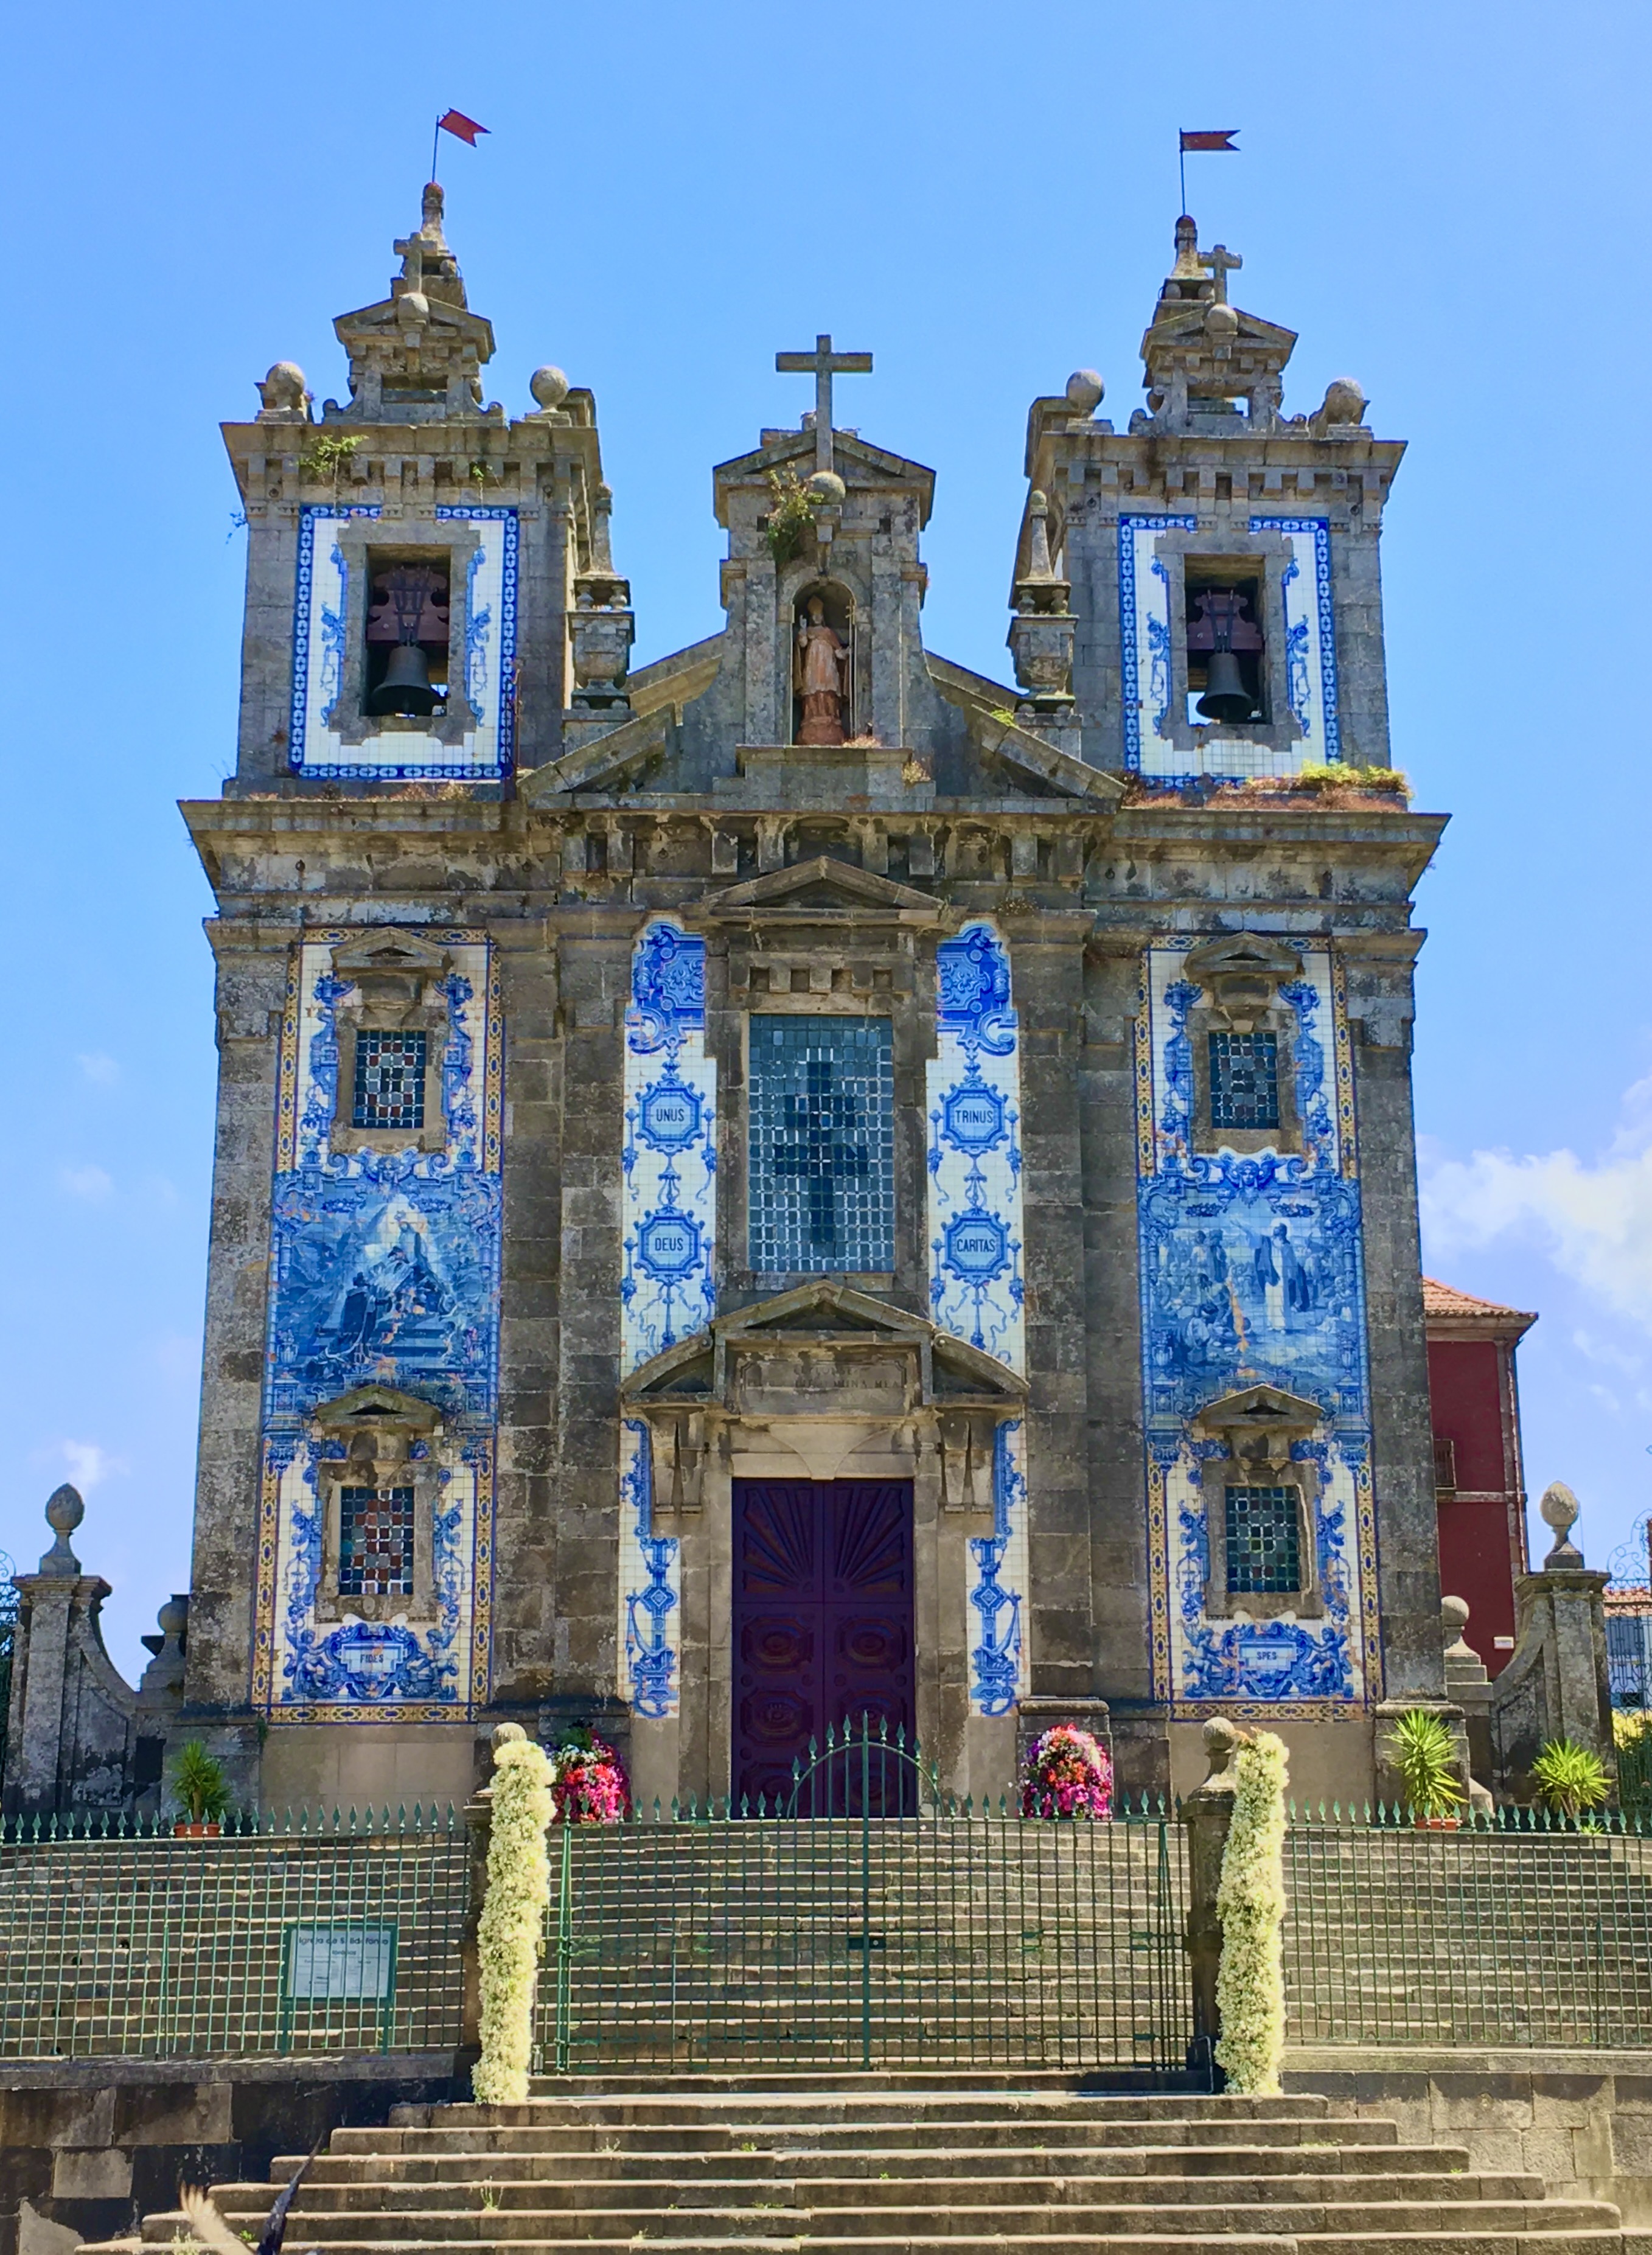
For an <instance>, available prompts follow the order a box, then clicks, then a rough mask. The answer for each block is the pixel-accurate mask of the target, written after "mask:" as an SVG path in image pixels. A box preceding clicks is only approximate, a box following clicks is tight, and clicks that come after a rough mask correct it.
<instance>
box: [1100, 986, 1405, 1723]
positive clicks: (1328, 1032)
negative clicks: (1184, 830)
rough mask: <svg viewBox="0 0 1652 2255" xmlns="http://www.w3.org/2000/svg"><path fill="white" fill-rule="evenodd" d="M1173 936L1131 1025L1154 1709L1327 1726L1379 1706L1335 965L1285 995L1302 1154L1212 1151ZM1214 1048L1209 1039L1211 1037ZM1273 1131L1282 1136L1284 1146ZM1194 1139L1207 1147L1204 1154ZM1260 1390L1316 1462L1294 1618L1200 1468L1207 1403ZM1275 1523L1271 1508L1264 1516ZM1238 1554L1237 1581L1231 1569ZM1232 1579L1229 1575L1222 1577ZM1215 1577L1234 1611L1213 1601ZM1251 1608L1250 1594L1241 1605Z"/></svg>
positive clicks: (1276, 1566) (1348, 1105)
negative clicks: (1299, 1428) (1304, 1427)
mask: <svg viewBox="0 0 1652 2255" xmlns="http://www.w3.org/2000/svg"><path fill="white" fill-rule="evenodd" d="M1187 953H1188V948H1187V945H1186V944H1185V943H1170V942H1166V943H1165V944H1163V945H1155V946H1153V947H1151V948H1149V950H1148V952H1147V955H1146V959H1145V966H1146V977H1145V980H1144V984H1143V991H1142V1001H1141V1008H1140V1014H1139V1016H1138V1019H1137V1022H1136V1029H1135V1073H1136V1107H1137V1131H1138V1132H1137V1212H1138V1225H1139V1233H1140V1248H1141V1279H1142V1285H1141V1289H1142V1358H1143V1369H1142V1386H1143V1392H1144V1408H1145V1412H1146V1416H1145V1424H1146V1432H1147V1467H1146V1470H1147V1482H1148V1512H1149V1549H1150V1561H1151V1572H1152V1586H1151V1606H1152V1612H1151V1629H1152V1645H1153V1668H1154V1679H1155V1683H1154V1688H1155V1692H1156V1696H1157V1697H1161V1698H1168V1699H1170V1700H1171V1701H1172V1702H1174V1703H1175V1704H1177V1705H1178V1706H1184V1707H1185V1706H1187V1705H1190V1704H1204V1703H1206V1702H1211V1703H1220V1704H1221V1705H1222V1706H1223V1707H1224V1709H1225V1710H1226V1711H1228V1712H1230V1713H1235V1714H1280V1713H1291V1712H1298V1711H1300V1712H1305V1713H1318V1712H1322V1711H1325V1709H1326V1708H1328V1707H1329V1708H1334V1707H1337V1706H1344V1707H1348V1706H1353V1705H1355V1704H1360V1703H1361V1702H1364V1701H1367V1700H1371V1699H1374V1698H1378V1697H1381V1682H1380V1657H1379V1645H1378V1640H1377V1633H1376V1632H1377V1616H1376V1602H1377V1598H1376V1570H1375V1563H1376V1562H1375V1522H1374V1508H1373V1501H1372V1485H1371V1467H1370V1408H1369V1381H1368V1376H1367V1340H1366V1315H1365V1279H1364V1265H1363V1248H1362V1243H1361V1222H1360V1181H1359V1163H1358V1153H1357V1147H1356V1141H1355V1130H1354V1106H1353V1062H1352V1054H1351V1050H1350V1046H1349V1040H1348V1029H1347V1017H1346V1004H1345V998H1344V994H1343V991H1342V974H1341V966H1340V964H1339V961H1338V960H1337V959H1335V958H1334V957H1333V956H1332V954H1331V952H1329V951H1328V950H1325V949H1323V948H1305V949H1304V950H1303V952H1302V962H1303V967H1302V973H1301V975H1300V976H1299V977H1296V978H1292V979H1290V980H1287V981H1286V982H1285V983H1283V984H1282V985H1281V987H1280V988H1279V997H1278V999H1279V1002H1280V1004H1281V1005H1282V1007H1283V1008H1288V1010H1289V1013H1290V1023H1291V1032H1290V1041H1289V1050H1290V1069H1291V1070H1292V1071H1293V1072H1294V1076H1295V1091H1296V1110H1297V1118H1298V1120H1299V1121H1300V1135H1301V1144H1302V1148H1301V1149H1300V1151H1294V1150H1284V1151H1279V1150H1273V1149H1266V1148H1264V1149H1260V1150H1257V1149H1251V1150H1248V1151H1247V1152H1246V1153H1245V1154H1244V1155H1241V1154H1238V1153H1236V1152H1234V1150H1233V1149H1227V1148H1224V1147H1223V1145H1222V1142H1221V1135H1222V1130H1221V1128H1220V1126H1217V1127H1214V1128H1213V1130H1211V1131H1210V1132H1209V1133H1207V1134H1205V1135H1196V1132H1195V1125H1194V1123H1195V1119H1196V1115H1197V1109H1198V1106H1197V1102H1196V1094H1195V1071H1194V1058H1193V1047H1192V1043H1193V1035H1192V1032H1191V1030H1190V1027H1189V1018H1190V1015H1191V1014H1192V1012H1193V1011H1195V1010H1196V1009H1198V1008H1199V1007H1200V1005H1201V1003H1202V1001H1204V1000H1205V999H1206V998H1205V997H1204V995H1203V994H1202V991H1201V989H1200V988H1199V987H1197V986H1196V985H1194V984H1193V983H1192V981H1191V980H1188V979H1187V978H1186V977H1185V975H1184V964H1185V958H1186V955H1187ZM1206 1038H1208V1037H1207V1036H1206ZM1282 1140H1283V1139H1282ZM1196 1145H1199V1146H1205V1147H1207V1148H1196ZM1258 1385H1266V1386H1269V1387H1276V1388H1278V1389H1280V1390H1281V1391H1282V1392H1283V1393H1284V1394H1289V1395H1290V1396H1292V1397H1294V1398H1295V1399H1297V1401H1305V1402H1308V1403H1311V1404H1312V1405H1313V1406H1314V1409H1315V1412H1316V1419H1317V1422H1316V1423H1314V1426H1313V1430H1311V1432H1309V1433H1307V1434H1306V1435H1305V1436H1304V1437H1300V1438H1297V1439H1295V1440H1293V1441H1292V1443H1291V1444H1290V1458H1291V1459H1292V1460H1293V1464H1294V1465H1302V1466H1303V1467H1304V1469H1306V1468H1309V1467H1311V1471H1312V1477H1311V1478H1305V1479H1304V1481H1303V1493H1305V1494H1307V1495H1310V1496H1311V1498H1312V1503H1311V1526H1310V1528H1308V1535H1309V1538H1310V1540H1311V1543H1312V1568H1313V1572H1312V1580H1313V1584H1314V1588H1315V1604H1314V1605H1313V1607H1312V1608H1310V1607H1308V1606H1306V1605H1304V1607H1303V1609H1302V1613H1301V1617H1298V1615H1297V1612H1295V1611H1294V1610H1293V1609H1292V1607H1291V1605H1290V1601H1289V1599H1288V1598H1280V1597H1278V1596H1277V1595H1275V1596H1273V1597H1272V1598H1270V1601H1269V1603H1268V1604H1267V1605H1262V1604H1259V1603H1258V1602H1256V1599H1255V1591H1257V1590H1258V1589H1259V1588H1262V1587H1265V1586H1268V1585H1269V1584H1272V1585H1276V1584H1277V1581H1278V1579H1279V1575H1280V1569H1281V1566H1282V1564H1283V1561H1284V1560H1285V1558H1286V1557H1287V1556H1289V1555H1290V1551H1289V1542H1288V1541H1287V1540H1286V1538H1284V1537H1283V1536H1282V1535H1277V1534H1276V1535H1274V1536H1270V1537H1269V1544H1268V1546H1267V1556H1268V1558H1269V1570H1268V1572H1266V1573H1258V1572H1256V1571H1255V1570H1254V1568H1253V1566H1252V1564H1251V1563H1248V1561H1249V1548H1248V1546H1249V1547H1255V1545H1254V1543H1253V1539H1252V1535H1251V1534H1250V1532H1249V1531H1248V1530H1249V1522H1250V1520H1251V1518H1256V1519H1258V1520H1259V1521H1260V1520H1261V1519H1262V1517H1264V1516H1265V1515H1266V1512H1267V1509H1268V1500H1267V1499H1266V1498H1265V1497H1264V1496H1263V1495H1262V1493H1261V1491H1260V1490H1259V1491H1258V1492H1257V1493H1256V1494H1255V1495H1254V1496H1252V1495H1249V1494H1248V1493H1247V1492H1246V1491H1245V1489H1244V1487H1243V1486H1242V1482H1243V1481H1244V1479H1246V1478H1247V1477H1248V1475H1246V1474H1244V1473H1240V1474H1238V1475H1237V1478H1238V1479H1239V1481H1240V1482H1241V1485H1238V1486H1234V1487H1233V1488H1232V1489H1230V1490H1228V1491H1227V1493H1229V1494H1230V1496H1231V1497H1232V1498H1233V1499H1234V1500H1233V1501H1232V1503H1231V1504H1230V1507H1229V1509H1230V1523H1229V1526H1228V1528H1227V1541H1226V1542H1225V1543H1224V1544H1223V1545H1222V1546H1221V1548H1222V1550H1223V1554H1224V1555H1222V1556H1216V1557H1214V1558H1213V1555H1212V1541H1213V1528H1212V1526H1211V1524H1210V1519H1211V1514H1210V1511H1209V1509H1208V1507H1207V1500H1206V1491H1205V1488H1204V1486H1202V1484H1201V1479H1200V1471H1201V1460H1209V1459H1211V1458H1217V1457H1219V1456H1220V1454H1221V1453H1222V1447H1223V1444H1221V1443H1220V1441H1217V1440H1213V1439H1212V1438H1209V1437H1205V1436H1204V1435H1203V1434H1202V1432H1201V1430H1200V1428H1199V1425H1198V1423H1196V1421H1197V1420H1198V1418H1199V1413H1200V1412H1201V1411H1202V1410H1206V1409H1209V1408H1211V1407H1212V1406H1213V1404H1216V1403H1218V1402H1219V1401H1223V1400H1224V1399H1225V1398H1229V1397H1233V1396H1234V1395H1236V1394H1241V1393H1242V1391H1243V1390H1244V1389H1246V1388H1248V1387H1255V1386H1258ZM1276 1516H1277V1514H1276ZM1234 1556H1237V1557H1239V1558H1240V1560H1241V1565H1240V1567H1239V1569H1238V1570H1234V1569H1233V1566H1232V1559H1233V1557H1234ZM1230 1572H1231V1573H1232V1577H1233V1578H1232V1579H1229V1578H1228V1577H1229V1575H1230ZM1213 1577H1220V1579H1221V1581H1222V1583H1223V1584H1224V1586H1225V1587H1226V1589H1227V1592H1228V1594H1227V1610H1226V1612H1225V1613H1223V1612H1219V1613H1217V1614H1216V1615H1215V1616H1214V1617H1213V1613H1212V1611H1211V1609H1210V1606H1209V1605H1208V1603H1207V1595H1206V1592H1207V1588H1208V1587H1209V1586H1210V1585H1211V1584H1212V1582H1213ZM1248 1599H1249V1603H1248Z"/></svg>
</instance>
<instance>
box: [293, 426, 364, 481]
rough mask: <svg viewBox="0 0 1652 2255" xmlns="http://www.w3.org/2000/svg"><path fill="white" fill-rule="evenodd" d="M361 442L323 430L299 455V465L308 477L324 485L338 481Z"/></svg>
mask: <svg viewBox="0 0 1652 2255" xmlns="http://www.w3.org/2000/svg"><path fill="white" fill-rule="evenodd" d="M361 443H362V442H361V440H360V439H341V438H338V437H335V436H334V433H333V432H330V431H323V432H321V433H320V437H319V438H316V439H312V440H311V442H310V444H309V446H307V447H306V449H305V451H304V453H301V454H300V455H299V469H300V470H302V471H303V473H304V474H305V476H306V478H314V479H316V480H317V481H319V482H320V483H321V484H323V485H326V484H328V483H329V482H332V483H336V481H337V479H338V474H339V472H340V470H341V468H342V467H343V465H344V464H345V463H346V462H348V460H349V459H350V456H351V455H352V454H353V453H355V450H356V448H357V447H358V446H360V445H361Z"/></svg>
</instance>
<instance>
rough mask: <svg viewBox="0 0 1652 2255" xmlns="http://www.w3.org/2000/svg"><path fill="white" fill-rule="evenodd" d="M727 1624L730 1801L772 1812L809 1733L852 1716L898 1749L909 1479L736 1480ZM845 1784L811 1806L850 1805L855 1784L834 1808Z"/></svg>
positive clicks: (908, 1683) (907, 1721) (908, 1629)
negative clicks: (731, 1664) (730, 1634)
mask: <svg viewBox="0 0 1652 2255" xmlns="http://www.w3.org/2000/svg"><path fill="white" fill-rule="evenodd" d="M733 1626H734V1659H735V1680H734V1700H735V1718H734V1720H735V1733H734V1736H735V1748H734V1752H735V1760H734V1791H735V1801H736V1802H739V1801H740V1800H741V1799H742V1797H743V1798H745V1799H746V1800H748V1801H749V1802H750V1803H751V1804H752V1806H753V1807H754V1808H755V1806H756V1800H757V1796H758V1795H760V1794H761V1795H763V1798H764V1800H765V1802H767V1803H768V1805H769V1806H770V1808H772V1807H773V1806H774V1804H775V1802H776V1800H777V1799H778V1801H779V1802H780V1804H781V1806H782V1807H783V1808H784V1805H785V1802H786V1801H787V1799H788V1797H789V1796H790V1795H791V1784H792V1764H793V1763H794V1761H802V1762H805V1763H806V1762H807V1760H808V1759H809V1746H810V1742H811V1740H813V1741H814V1742H815V1743H816V1744H817V1745H819V1746H824V1745H825V1742H826V1732H827V1730H828V1729H829V1728H830V1729H833V1730H840V1729H841V1727H842V1725H844V1724H845V1723H846V1722H847V1723H848V1724H850V1725H852V1726H853V1728H854V1729H855V1730H856V1731H857V1732H858V1730H859V1728H860V1723H861V1717H862V1715H864V1716H866V1717H868V1718H869V1721H870V1725H871V1728H872V1730H873V1732H876V1731H877V1730H878V1728H879V1726H880V1725H886V1726H887V1729H888V1732H889V1736H890V1738H891V1739H892V1738H893V1737H894V1735H895V1732H896V1730H904V1732H905V1734H906V1739H907V1742H908V1744H909V1745H910V1742H911V1739H912V1734H913V1722H914V1712H913V1705H914V1668H913V1640H912V1490H911V1486H910V1482H908V1481H903V1480H832V1481H822V1480H816V1481H810V1480H736V1481H735V1582H734V1624H733ZM847 1789H848V1788H847V1782H846V1781H837V1782H836V1783H835V1784H834V1786H833V1790H832V1793H831V1795H830V1798H831V1801H832V1804H833V1805H832V1806H831V1808H830V1809H827V1808H826V1805H825V1802H826V1796H824V1795H821V1796H817V1797H818V1798H819V1802H820V1806H819V1812H818V1813H820V1814H827V1813H830V1814H833V1815H851V1814H855V1813H858V1807H859V1797H860V1796H859V1790H858V1788H857V1790H856V1792H855V1794H854V1795H852V1796H851V1797H853V1798H854V1800H855V1807H854V1809H851V1808H849V1807H847V1806H843V1807H839V1806H838V1805H837V1803H838V1802H840V1801H841V1800H843V1798H844V1795H845V1793H846V1791H847ZM873 1797H874V1799H875V1800H876V1801H877V1802H882V1801H883V1800H885V1799H887V1798H888V1796H887V1795H885V1794H883V1793H882V1792H875V1794H874V1795H873ZM897 1798H898V1795H897Z"/></svg>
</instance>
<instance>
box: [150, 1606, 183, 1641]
mask: <svg viewBox="0 0 1652 2255" xmlns="http://www.w3.org/2000/svg"><path fill="white" fill-rule="evenodd" d="M155 1626H156V1627H157V1628H158V1630H159V1631H160V1633H161V1634H162V1635H163V1636H181V1635H182V1634H183V1633H184V1631H185V1630H186V1628H187V1627H188V1626H189V1600H188V1598H167V1600H166V1602H165V1605H163V1606H162V1607H161V1609H160V1611H159V1612H158V1613H157V1614H156V1616H155Z"/></svg>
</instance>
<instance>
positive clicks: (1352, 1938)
mask: <svg viewBox="0 0 1652 2255" xmlns="http://www.w3.org/2000/svg"><path fill="white" fill-rule="evenodd" d="M1382 1815H1383V1812H1381V1811H1379V1812H1378V1817H1379V1820H1381V1817H1382ZM1285 1899H1286V1905H1287V1909H1286V1916H1285V1937H1284V1939H1285V1998H1286V2009H1287V2014H1288V2022H1287V2026H1288V2034H1289V2040H1290V2041H1291V2042H1293V2043H1348V2044H1358V2043H1380V2044H1382V2045H1384V2046H1385V2047H1386V2046H1394V2045H1403V2044H1435V2045H1452V2044H1496V2045H1507V2046H1508V2047H1510V2048H1528V2047H1532V2046H1543V2045H1554V2046H1561V2047H1578V2048H1592V2049H1599V2048H1612V2047H1622V2048H1626V2049H1629V2048H1648V2047H1652V1826H1644V1827H1643V1826H1642V1824H1641V1823H1640V1822H1639V1821H1637V1820H1636V1819H1635V1818H1634V1817H1633V1816H1623V1815H1621V1814H1620V1813H1616V1812H1608V1813H1605V1814H1603V1815H1602V1816H1600V1817H1599V1818H1597V1819H1585V1821H1584V1823H1582V1824H1575V1823H1568V1822H1566V1821H1565V1820H1563V1819H1559V1818H1546V1817H1543V1816H1539V1815H1536V1814H1535V1813H1534V1812H1532V1811H1530V1810H1509V1811H1507V1812H1504V1813H1503V1814H1502V1815H1501V1816H1500V1818H1499V1819H1498V1821H1496V1822H1494V1823H1493V1822H1488V1821H1484V1820H1482V1821H1478V1822H1474V1823H1470V1822H1469V1821H1467V1820H1465V1821H1464V1823H1462V1824H1461V1826H1460V1827H1459V1829H1457V1830H1438V1829H1432V1828H1431V1829H1425V1830H1418V1829H1417V1827H1415V1826H1414V1825H1412V1824H1410V1823H1402V1822H1401V1821H1400V1820H1399V1819H1398V1817H1397V1816H1395V1818H1394V1819H1393V1820H1392V1821H1389V1822H1386V1823H1385V1822H1382V1821H1378V1822H1377V1823H1373V1822H1372V1821H1371V1817H1370V1813H1369V1812H1368V1811H1367V1812H1366V1814H1365V1816H1364V1819H1363V1821H1359V1820H1357V1819H1356V1817H1355V1816H1354V1814H1353V1812H1352V1811H1348V1812H1340V1811H1332V1812H1329V1813H1327V1812H1325V1810H1323V1809H1322V1810H1321V1811H1320V1812H1319V1813H1318V1815H1317V1816H1315V1815H1311V1814H1304V1813H1301V1812H1297V1811H1293V1812H1292V1822H1291V1823H1290V1828H1289V1830H1288V1831H1287V1833H1286V1836H1285Z"/></svg>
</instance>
